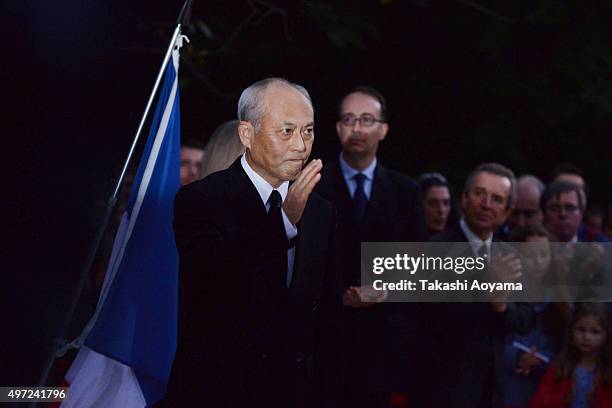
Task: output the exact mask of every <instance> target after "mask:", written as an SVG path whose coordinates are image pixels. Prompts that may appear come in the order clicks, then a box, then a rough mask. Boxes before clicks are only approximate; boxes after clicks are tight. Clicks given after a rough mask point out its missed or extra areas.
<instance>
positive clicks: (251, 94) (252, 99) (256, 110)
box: [238, 77, 314, 132]
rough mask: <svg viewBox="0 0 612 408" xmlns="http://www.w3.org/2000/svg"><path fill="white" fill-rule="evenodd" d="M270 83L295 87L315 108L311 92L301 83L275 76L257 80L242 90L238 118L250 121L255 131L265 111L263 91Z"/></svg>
mask: <svg viewBox="0 0 612 408" xmlns="http://www.w3.org/2000/svg"><path fill="white" fill-rule="evenodd" d="M270 85H281V86H287V87H290V88H293V89H295V90H296V91H298V92H299V93H301V94H302V95H304V96H305V97H306V99H307V100H308V103H310V107H311V108H313V106H312V99H311V98H310V94H308V91H307V90H306V88H304V87H303V86H301V85H298V84H294V83H293V82H289V81H287V80H286V79H284V78H274V77H273V78H266V79H262V80H261V81H257V82H255V83H254V84H252V85H250V86H249V87H248V88H246V89H245V90H244V91H242V94H241V95H240V99H238V120H240V121H245V122H250V123H251V124H252V125H253V127H254V128H255V132H259V128H260V126H261V118H262V117H263V115H264V113H265V112H264V110H263V106H261V99H262V96H263V91H265V90H266V89H267V88H268V87H269V86H270ZM313 110H314V108H313Z"/></svg>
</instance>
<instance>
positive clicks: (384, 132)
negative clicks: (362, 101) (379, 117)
mask: <svg viewBox="0 0 612 408" xmlns="http://www.w3.org/2000/svg"><path fill="white" fill-rule="evenodd" d="M388 131H389V124H388V123H383V124H382V132H381V134H380V139H378V140H379V141H382V140H384V139H385V137H386V136H387V132H388Z"/></svg>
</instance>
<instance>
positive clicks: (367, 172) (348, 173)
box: [340, 152, 378, 181]
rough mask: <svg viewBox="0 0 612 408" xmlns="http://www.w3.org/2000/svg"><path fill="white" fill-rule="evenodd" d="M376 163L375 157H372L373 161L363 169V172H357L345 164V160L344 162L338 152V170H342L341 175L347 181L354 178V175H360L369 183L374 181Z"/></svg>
mask: <svg viewBox="0 0 612 408" xmlns="http://www.w3.org/2000/svg"><path fill="white" fill-rule="evenodd" d="M377 163H378V160H377V159H376V157H374V160H372V163H370V165H369V166H368V167H366V168H365V169H363V171H359V170H356V169H354V168H352V167H351V166H350V165H349V164H348V163H347V162H346V160H344V157H343V156H342V152H340V169H341V170H342V174H343V175H344V178H345V179H347V180H349V179H352V178H353V177H355V174H357V173H361V174H363V175H364V176H366V178H367V179H368V180H369V181H372V180H373V179H374V169H376V164H377Z"/></svg>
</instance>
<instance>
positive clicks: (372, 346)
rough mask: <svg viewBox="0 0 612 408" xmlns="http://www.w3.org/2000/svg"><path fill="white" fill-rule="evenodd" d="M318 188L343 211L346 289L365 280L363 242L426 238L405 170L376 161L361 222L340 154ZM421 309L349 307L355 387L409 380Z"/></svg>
mask: <svg viewBox="0 0 612 408" xmlns="http://www.w3.org/2000/svg"><path fill="white" fill-rule="evenodd" d="M317 192H318V193H320V194H321V195H322V196H323V197H324V198H326V199H328V200H329V201H331V202H332V203H333V204H334V205H335V206H336V208H337V210H338V232H339V245H340V253H341V260H342V262H341V263H342V277H343V289H344V290H346V289H347V288H348V287H349V286H359V285H361V276H360V275H361V269H360V268H361V263H360V255H361V242H392V241H400V242H404V241H416V242H419V241H424V240H425V222H424V214H423V205H422V200H421V194H420V189H419V188H418V186H417V185H416V183H415V182H414V181H412V180H411V179H410V178H409V177H407V176H405V175H403V174H401V173H398V172H395V171H393V170H390V169H386V168H385V167H383V166H382V165H380V164H378V165H377V166H376V169H375V172H374V180H373V184H372V193H371V195H370V199H369V201H368V206H367V209H366V213H365V216H364V221H363V223H362V224H361V225H360V224H358V223H357V222H356V221H355V218H354V205H353V201H352V198H351V196H350V193H349V190H348V187H347V185H346V182H345V181H344V176H343V174H342V170H341V168H340V164H339V161H338V158H337V156H336V159H335V160H332V161H330V162H326V163H324V166H323V171H322V177H321V181H320V182H319V184H318V185H317ZM416 309H417V308H416V306H415V305H407V304H391V303H389V304H386V303H383V304H379V305H374V306H372V307H369V308H364V309H354V308H350V307H347V308H345V317H346V319H345V321H346V327H347V334H346V336H347V350H346V353H347V363H348V367H347V370H348V373H350V374H351V376H352V377H353V378H351V379H350V381H351V382H352V383H353V385H354V386H357V387H363V388H366V389H372V390H376V391H382V390H385V391H389V390H393V389H394V390H397V389H398V388H403V385H404V384H405V383H407V382H408V377H409V375H410V373H412V372H414V368H415V367H414V365H411V363H412V359H411V358H410V356H408V355H407V353H409V352H410V351H412V350H414V349H415V348H416V347H415V346H413V345H412V344H409V343H410V339H411V340H415V339H416V337H415V336H416V335H417V333H418V322H417V320H418V312H417V311H416ZM407 362H408V363H407ZM347 380H349V379H348V378H347Z"/></svg>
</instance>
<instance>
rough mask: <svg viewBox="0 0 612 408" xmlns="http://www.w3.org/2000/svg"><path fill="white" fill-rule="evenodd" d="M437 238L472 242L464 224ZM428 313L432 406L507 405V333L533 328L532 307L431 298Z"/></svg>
mask: <svg viewBox="0 0 612 408" xmlns="http://www.w3.org/2000/svg"><path fill="white" fill-rule="evenodd" d="M433 241H435V242H468V240H467V237H466V236H465V234H464V233H463V230H461V227H460V226H459V224H457V225H456V226H454V227H453V228H451V229H450V230H448V231H447V232H444V233H442V234H441V235H439V236H437V237H436V238H435V239H434V240H433ZM494 241H496V242H497V239H496V238H494ZM501 244H503V243H501V242H500V245H501ZM509 249H510V248H509ZM492 251H493V249H492ZM469 255H470V256H473V253H471V254H469ZM466 278H469V277H466ZM427 314H428V315H429V318H428V319H427V321H428V322H429V330H428V337H429V342H428V347H427V348H426V349H425V350H424V353H426V354H428V355H429V357H428V360H429V361H430V364H429V365H428V366H427V368H428V369H427V373H428V374H427V377H428V380H427V381H424V383H423V384H424V387H425V389H424V394H425V395H426V396H427V397H426V400H427V401H428V403H427V406H440V407H446V408H451V407H462V408H485V407H486V408H489V407H494V408H500V407H502V406H503V389H504V384H503V366H504V365H503V350H504V335H505V334H506V333H509V332H514V333H520V334H524V333H526V332H527V331H528V330H529V329H530V327H531V325H532V323H533V311H532V309H531V307H530V306H529V305H528V304H526V303H508V308H507V310H506V312H504V313H502V314H499V313H495V312H493V310H492V309H491V306H490V304H489V303H432V304H429V305H428V306H427Z"/></svg>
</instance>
